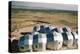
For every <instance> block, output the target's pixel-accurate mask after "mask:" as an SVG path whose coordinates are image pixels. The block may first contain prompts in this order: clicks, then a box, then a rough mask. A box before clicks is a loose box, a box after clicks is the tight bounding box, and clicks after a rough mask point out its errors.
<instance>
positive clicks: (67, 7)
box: [12, 1, 78, 11]
mask: <svg viewBox="0 0 80 54" xmlns="http://www.w3.org/2000/svg"><path fill="white" fill-rule="evenodd" d="M12 7H13V8H23V9H59V10H73V11H77V9H78V6H77V5H72V4H56V3H38V2H20V1H17V2H16V1H13V2H12Z"/></svg>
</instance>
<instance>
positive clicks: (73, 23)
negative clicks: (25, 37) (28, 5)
mask: <svg viewBox="0 0 80 54" xmlns="http://www.w3.org/2000/svg"><path fill="white" fill-rule="evenodd" d="M77 21H78V16H77V15H76V14H73V12H54V11H53V12H47V11H30V10H12V13H11V32H15V31H16V30H21V31H22V32H23V30H22V29H23V28H29V27H30V28H29V29H27V30H26V31H29V30H30V31H31V27H32V26H33V25H34V24H37V23H41V22H47V23H50V24H52V25H55V26H69V27H70V28H72V30H73V31H75V30H77ZM17 32H18V31H17Z"/></svg>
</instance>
